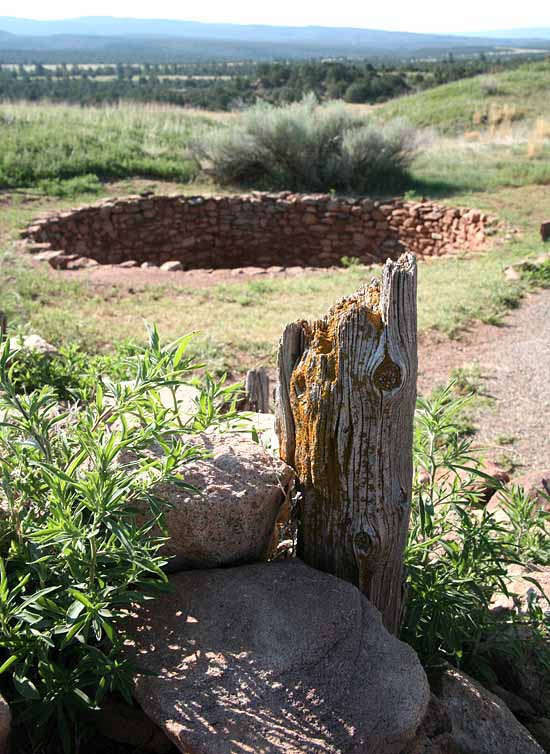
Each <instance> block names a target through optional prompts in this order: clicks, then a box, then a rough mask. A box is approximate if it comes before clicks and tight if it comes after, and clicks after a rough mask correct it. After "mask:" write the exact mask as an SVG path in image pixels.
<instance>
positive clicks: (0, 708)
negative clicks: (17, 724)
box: [0, 696, 11, 754]
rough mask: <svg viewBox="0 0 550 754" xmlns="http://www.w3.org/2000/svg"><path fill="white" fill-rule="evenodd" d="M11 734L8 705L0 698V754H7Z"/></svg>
mask: <svg viewBox="0 0 550 754" xmlns="http://www.w3.org/2000/svg"><path fill="white" fill-rule="evenodd" d="M10 733H11V711H10V708H9V705H8V703H7V702H6V701H5V700H4V698H3V697H2V696H0V754H8V751H9V740H10Z"/></svg>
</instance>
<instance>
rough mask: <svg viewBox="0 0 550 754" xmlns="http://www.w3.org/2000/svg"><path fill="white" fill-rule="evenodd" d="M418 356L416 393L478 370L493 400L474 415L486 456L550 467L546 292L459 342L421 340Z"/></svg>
mask: <svg viewBox="0 0 550 754" xmlns="http://www.w3.org/2000/svg"><path fill="white" fill-rule="evenodd" d="M419 356H420V373H419V392H421V393H428V392H429V391H430V390H431V389H432V388H433V387H435V386H436V385H437V384H445V383H446V382H447V381H448V379H449V375H450V372H451V371H452V370H453V369H456V368H458V367H471V366H472V365H477V366H479V368H480V372H481V392H482V394H483V395H485V396H488V397H490V398H491V399H493V400H491V401H488V402H487V403H488V404H489V405H484V406H483V407H482V408H478V409H476V411H475V417H474V420H475V424H476V426H477V427H478V428H479V435H478V438H479V440H480V441H481V443H482V444H483V445H485V446H487V448H488V453H487V454H488V456H490V457H492V458H495V457H498V456H499V454H500V455H502V454H506V455H507V456H509V457H510V458H511V460H512V461H513V462H514V463H515V464H517V465H521V466H522V467H525V468H533V469H535V468H543V469H548V468H549V467H550V290H549V289H546V290H543V291H541V292H540V293H537V294H533V295H531V296H529V297H528V298H526V299H525V301H524V303H523V305H522V306H521V307H520V308H519V309H517V310H516V311H514V312H512V313H510V314H509V315H508V317H507V318H506V319H505V322H504V324H503V325H502V326H499V327H495V326H492V325H482V324H480V325H477V326H476V327H475V329H474V330H472V331H471V332H469V333H467V334H466V335H464V337H463V338H462V339H461V340H458V341H457V340H449V339H447V338H439V339H437V338H435V337H433V336H427V337H424V338H421V341H420V352H419ZM512 438H513V441H512Z"/></svg>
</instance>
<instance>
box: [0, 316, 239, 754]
mask: <svg viewBox="0 0 550 754" xmlns="http://www.w3.org/2000/svg"><path fill="white" fill-rule="evenodd" d="M188 343H189V337H185V338H182V339H179V340H178V341H176V342H174V343H172V344H169V345H168V346H164V347H163V346H162V345H161V344H160V341H159V337H158V333H157V331H156V329H155V328H151V329H150V331H149V343H148V346H147V347H146V348H145V349H144V350H143V351H142V352H141V353H138V354H136V355H134V356H130V357H128V370H129V371H130V372H131V376H132V379H131V380H130V381H128V382H125V383H119V382H116V381H113V380H111V379H110V378H108V377H105V376H104V377H102V378H100V379H99V380H98V382H97V384H96V389H95V394H94V396H93V398H90V400H88V401H87V402H82V403H81V404H80V405H79V406H78V407H74V406H71V407H70V408H69V409H66V410H64V409H63V408H62V406H61V405H60V404H59V403H58V400H57V395H56V394H55V392H54V391H52V390H51V389H50V388H48V387H47V386H44V387H42V388H40V389H38V390H34V391H32V392H29V393H21V392H20V391H19V390H18V388H17V386H16V385H15V384H14V381H13V378H14V374H15V371H16V367H15V363H16V360H15V359H14V356H15V354H14V353H13V351H12V350H11V348H10V343H9V341H6V342H5V343H4V344H3V346H2V348H1V350H0V474H1V476H2V488H1V490H0V508H1V510H2V511H3V513H2V517H1V539H0V548H1V550H0V554H1V559H0V686H1V691H2V693H3V694H4V695H5V696H6V698H7V699H8V700H9V702H10V704H11V705H12V709H13V711H14V714H15V716H16V720H17V723H18V727H19V730H20V731H23V732H24V733H25V734H27V735H28V736H29V737H30V738H31V739H32V746H33V748H34V747H35V746H38V745H39V744H42V745H43V746H44V747H45V749H43V750H48V751H52V752H53V751H55V752H57V751H59V750H61V749H62V750H63V751H64V752H65V753H66V754H67V753H68V752H71V751H76V750H77V749H78V747H79V744H80V742H81V740H82V737H83V735H84V733H85V725H83V723H84V722H85V720H86V719H87V715H89V714H90V712H91V711H93V710H96V709H97V708H98V707H99V706H100V705H101V703H102V700H103V698H104V696H105V694H106V693H108V692H111V691H114V692H118V693H120V694H122V696H124V697H125V698H126V699H129V698H130V678H131V674H132V671H133V668H132V667H131V666H130V665H129V664H128V662H127V660H126V659H125V658H124V657H123V656H122V654H121V645H122V641H123V632H122V631H121V630H120V625H121V624H120V621H121V619H122V618H123V617H124V615H125V613H126V611H127V610H128V609H129V608H130V607H131V606H132V605H134V604H137V603H140V602H142V601H143V600H145V599H150V598H151V597H152V596H154V594H155V593H156V592H158V590H159V589H160V590H162V589H164V588H166V577H165V575H164V572H163V566H164V565H165V562H166V561H165V559H164V557H163V555H162V553H161V551H160V548H161V546H162V543H163V541H164V538H165V529H164V512H165V505H166V504H165V502H164V501H163V500H161V499H159V498H158V497H157V495H156V493H155V489H156V485H157V484H158V483H160V482H163V481H166V480H168V479H169V480H170V481H172V482H174V483H176V484H179V485H183V486H184V487H187V488H188V489H189V487H188V485H186V483H185V479H184V477H182V471H183V470H184V468H185V465H186V464H187V463H189V462H190V461H192V460H193V459H196V458H197V457H200V456H201V454H202V451H201V450H199V449H198V448H197V446H196V445H195V444H194V443H193V441H192V435H193V434H194V433H196V432H201V431H203V430H204V429H206V428H207V427H211V426H216V425H218V426H219V425H221V424H223V425H224V427H227V426H230V425H231V422H233V421H234V420H235V419H236V418H237V414H236V411H235V403H236V400H237V398H238V387H235V386H232V387H227V386H225V385H224V384H223V382H218V381H216V380H214V379H213V378H212V377H210V376H209V375H206V377H205V378H204V380H203V385H204V389H203V390H202V391H201V392H200V393H199V395H198V397H197V400H196V412H195V413H194V415H192V416H191V417H190V418H189V419H185V420H184V419H182V417H181V416H180V415H179V412H178V406H177V402H176V401H175V400H174V402H173V406H170V407H166V406H165V405H163V402H162V401H161V397H160V390H161V389H163V388H167V389H168V390H169V391H170V392H171V393H172V395H173V396H175V391H176V389H177V387H178V385H180V384H181V383H182V382H185V381H187V380H189V379H190V377H192V376H194V373H195V371H196V369H197V367H198V365H195V364H194V363H193V361H192V360H191V358H190V357H188V355H187V347H188ZM222 407H223V408H224V413H223V414H222V413H221V408H222ZM152 447H156V448H160V449H161V451H162V452H160V453H158V454H157V453H155V454H152V453H151V452H150V450H151V448H152Z"/></svg>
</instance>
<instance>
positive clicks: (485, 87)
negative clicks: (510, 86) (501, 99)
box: [479, 76, 500, 97]
mask: <svg viewBox="0 0 550 754" xmlns="http://www.w3.org/2000/svg"><path fill="white" fill-rule="evenodd" d="M479 88H480V89H481V93H482V94H484V95H485V96H486V97H495V96H496V95H497V94H500V87H499V82H498V79H497V78H496V77H495V76H487V77H486V78H483V79H482V80H481V81H480V83H479Z"/></svg>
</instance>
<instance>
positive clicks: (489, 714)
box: [430, 667, 544, 754]
mask: <svg viewBox="0 0 550 754" xmlns="http://www.w3.org/2000/svg"><path fill="white" fill-rule="evenodd" d="M430 682H431V687H432V691H433V692H434V694H435V695H436V697H437V699H438V701H439V704H440V707H441V709H442V711H443V712H444V713H445V714H446V715H447V717H448V718H449V719H450V721H451V727H452V733H451V735H452V739H453V742H454V745H455V747H456V751H457V754H544V750H543V749H541V747H540V746H539V744H538V743H537V742H536V741H535V739H534V738H533V737H532V736H531V734H530V733H529V731H528V730H527V729H526V728H524V726H523V725H521V723H519V722H518V721H517V719H516V718H515V717H514V715H513V714H512V713H511V712H510V710H509V709H508V707H507V706H506V704H505V703H504V702H503V701H502V699H500V697H498V696H495V694H492V693H491V692H490V691H487V689H485V688H484V687H483V686H481V684H479V683H477V682H476V681H474V680H473V679H472V678H470V677H469V676H467V675H466V674H465V673H462V672H460V671H459V670H456V668H451V667H446V668H445V669H444V670H443V671H441V672H440V673H438V674H437V676H434V677H432V678H430Z"/></svg>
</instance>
